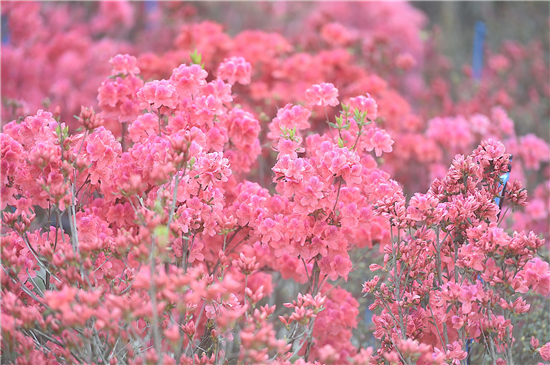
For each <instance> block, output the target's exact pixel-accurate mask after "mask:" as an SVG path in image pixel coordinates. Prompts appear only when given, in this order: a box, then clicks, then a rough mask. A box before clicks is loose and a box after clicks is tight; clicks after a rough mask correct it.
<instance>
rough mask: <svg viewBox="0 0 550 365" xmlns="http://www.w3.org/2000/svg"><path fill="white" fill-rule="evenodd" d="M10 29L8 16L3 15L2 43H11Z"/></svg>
mask: <svg viewBox="0 0 550 365" xmlns="http://www.w3.org/2000/svg"><path fill="white" fill-rule="evenodd" d="M10 42H11V39H10V31H9V29H8V17H7V16H6V15H2V44H10Z"/></svg>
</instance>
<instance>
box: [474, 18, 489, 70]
mask: <svg viewBox="0 0 550 365" xmlns="http://www.w3.org/2000/svg"><path fill="white" fill-rule="evenodd" d="M474 29H475V31H474V46H473V50H472V71H473V76H474V79H475V80H480V79H481V71H482V70H483V44H484V43H485V34H486V33H487V27H486V26H485V23H484V22H482V21H478V22H477V23H476V25H475V28H474Z"/></svg>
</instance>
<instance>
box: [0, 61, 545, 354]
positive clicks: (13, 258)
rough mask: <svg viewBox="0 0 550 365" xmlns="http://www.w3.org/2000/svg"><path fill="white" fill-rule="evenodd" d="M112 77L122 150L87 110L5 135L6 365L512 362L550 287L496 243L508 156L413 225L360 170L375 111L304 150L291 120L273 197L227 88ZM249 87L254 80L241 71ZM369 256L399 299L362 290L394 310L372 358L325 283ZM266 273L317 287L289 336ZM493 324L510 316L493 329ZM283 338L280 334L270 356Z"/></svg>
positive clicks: (430, 205)
mask: <svg viewBox="0 0 550 365" xmlns="http://www.w3.org/2000/svg"><path fill="white" fill-rule="evenodd" d="M228 62H233V61H226V63H224V64H222V66H220V68H219V69H223V67H226V66H227V63H228ZM237 62H238V63H239V64H246V61H244V60H243V59H240V60H238V61H237ZM111 64H112V68H113V71H112V72H113V76H115V77H116V79H115V78H109V79H107V81H105V82H104V83H103V84H102V86H101V87H100V88H99V93H100V98H101V99H102V100H104V102H105V104H104V105H106V106H107V108H109V113H110V114H109V115H110V116H111V117H113V116H114V117H118V116H120V115H124V114H125V110H126V109H125V108H124V106H123V105H124V104H120V103H119V101H118V99H117V98H118V96H117V94H116V93H115V94H113V93H105V94H104V95H103V96H101V95H102V92H103V90H105V89H106V88H108V85H109V83H111V82H113V80H120V81H121V82H122V83H124V84H126V83H128V84H127V85H138V86H136V87H134V89H133V91H132V89H131V88H130V89H126V90H128V91H126V92H125V93H126V94H125V95H126V96H125V98H126V100H127V101H128V102H131V103H133V104H134V105H135V108H137V110H138V112H139V115H138V116H136V119H135V122H133V123H132V124H131V125H130V127H129V128H128V133H129V138H130V140H131V141H132V142H133V144H132V145H131V146H130V147H129V148H128V150H127V151H125V152H124V151H123V149H122V147H121V145H120V143H119V142H118V141H116V139H115V138H114V136H113V135H112V133H111V132H110V131H108V130H107V129H105V128H104V127H103V126H101V124H102V120H101V118H102V116H101V115H98V114H95V113H94V111H93V110H91V109H87V108H82V111H81V113H80V116H79V117H78V120H79V122H80V123H81V124H82V126H83V130H82V131H81V132H79V133H77V134H70V133H69V132H68V128H67V126H66V125H65V123H62V122H60V120H59V119H56V118H54V116H53V115H52V114H51V113H49V112H45V111H42V110H40V111H39V112H38V114H36V115H35V116H31V117H27V118H25V119H24V120H22V121H21V122H16V121H14V122H11V123H8V124H7V125H6V126H5V127H4V133H2V134H1V138H2V158H3V163H2V172H3V176H4V178H3V180H2V202H3V206H2V208H3V209H4V212H3V223H4V226H5V236H4V237H3V240H2V267H3V273H2V284H3V294H4V298H5V299H4V301H3V306H2V311H3V312H2V331H3V332H2V336H3V342H2V351H3V355H4V356H5V358H7V359H8V361H9V360H10V359H11V361H14V360H16V359H17V362H18V363H37V362H42V363H60V362H61V363H64V362H88V363H92V362H100V361H101V362H103V363H107V362H110V363H118V362H122V363H159V362H162V363H168V364H170V363H190V364H191V363H193V362H198V363H223V362H224V359H228V360H230V359H236V360H237V361H238V362H239V363H258V362H261V363H265V362H271V363H288V362H289V361H290V360H292V359H293V358H295V357H300V358H301V360H299V361H302V362H303V363H306V362H308V361H310V360H313V359H318V360H319V361H321V362H323V363H334V362H336V363H356V364H359V363H365V364H367V363H376V362H377V361H383V359H386V360H387V361H390V362H393V361H399V359H401V360H402V361H404V362H405V363H411V361H412V360H411V359H423V360H422V361H426V362H427V363H443V360H444V359H450V360H463V359H464V358H465V357H466V355H465V354H466V352H465V351H464V350H463V348H464V345H465V342H466V341H467V339H470V338H472V339H474V340H476V341H477V342H483V341H485V342H484V343H485V344H486V346H487V347H488V348H489V349H490V350H491V356H493V358H494V360H496V358H495V356H496V353H497V352H504V353H505V354H506V356H508V359H509V358H510V356H511V352H510V345H511V343H512V338H511V337H510V333H511V329H512V327H511V326H512V325H511V322H510V319H509V317H510V315H511V314H520V313H524V312H526V311H527V310H528V309H529V305H528V304H526V303H525V301H523V300H522V299H521V297H519V298H518V299H515V301H514V302H512V299H513V296H514V294H516V293H526V292H527V291H528V290H532V291H535V292H539V293H541V294H543V295H547V294H548V292H549V291H550V270H549V268H548V264H547V263H546V262H544V261H542V260H540V259H538V258H534V255H535V254H536V252H537V250H538V249H539V248H540V247H541V246H542V244H543V242H544V241H543V240H540V239H539V238H538V237H536V236H535V235H534V234H533V233H530V234H524V233H518V234H515V235H514V237H513V238H512V237H509V236H507V235H506V233H505V232H504V231H503V230H502V229H500V228H498V226H497V215H498V214H499V208H498V206H497V205H495V204H494V203H493V202H492V201H493V199H494V198H495V197H496V196H499V195H501V194H502V193H501V192H500V191H499V176H500V174H502V173H504V172H506V171H507V169H508V165H507V162H508V160H509V156H508V155H507V154H505V152H504V147H503V146H502V145H501V144H499V143H498V142H491V141H489V142H486V143H484V144H482V146H480V147H479V148H478V149H477V150H476V151H475V152H474V154H473V155H472V156H471V157H468V158H464V157H457V158H456V159H455V162H454V163H453V165H452V167H451V170H450V172H449V174H448V176H447V178H446V179H445V180H443V181H441V182H439V181H438V180H436V181H435V182H434V183H433V185H432V188H431V189H430V191H429V192H428V194H426V195H420V194H417V195H415V196H414V197H413V198H412V200H411V203H410V205H409V207H406V204H405V198H404V195H403V193H402V192H401V190H400V188H399V187H398V185H397V184H396V183H395V182H394V181H393V180H391V179H390V178H389V175H388V174H387V173H384V172H383V171H381V170H379V169H378V168H377V164H376V162H375V160H374V158H373V157H372V156H371V155H370V154H369V151H374V152H375V154H376V155H377V156H380V155H381V154H382V153H387V152H391V151H392V145H393V141H392V140H391V137H390V136H389V135H388V134H387V133H386V132H385V131H384V130H382V129H379V127H377V126H376V125H375V123H373V120H374V119H376V117H377V105H376V102H375V101H374V100H373V99H372V98H371V97H370V96H368V95H367V96H358V97H356V98H353V99H351V101H350V105H346V104H343V106H342V110H341V112H340V116H338V117H337V118H336V119H335V121H334V123H333V122H329V127H330V129H329V131H328V133H325V134H316V133H313V134H309V135H307V136H305V135H304V131H305V130H307V128H308V127H309V123H308V119H309V116H310V114H311V111H310V110H308V109H306V108H304V107H301V106H299V105H296V106H292V105H287V106H286V107H285V108H284V109H281V110H280V112H279V113H278V115H277V118H275V119H274V120H273V122H272V124H271V125H270V128H269V129H270V138H271V140H272V141H273V143H274V144H273V148H274V149H275V150H276V151H277V157H276V162H275V164H274V166H273V168H272V171H273V173H274V176H273V182H274V183H275V192H276V193H275V194H271V193H270V192H269V191H268V190H266V189H265V188H262V187H261V186H260V185H258V184H256V183H252V182H249V181H247V180H245V179H243V176H244V175H243V173H244V172H246V171H248V170H249V169H250V165H251V163H252V162H253V161H254V160H255V158H256V156H257V155H258V154H259V153H260V148H259V142H258V137H259V134H260V131H261V127H260V123H259V121H258V120H256V119H255V118H254V116H253V115H252V114H250V113H249V112H246V111H244V110H243V109H240V108H239V107H236V106H232V105H231V101H232V98H234V97H235V96H234V95H232V94H231V85H230V84H225V83H224V82H223V81H222V80H221V79H217V80H214V81H211V82H206V81H204V79H205V78H206V76H207V75H206V72H205V71H203V70H202V69H201V70H199V69H198V68H197V67H196V65H180V66H179V67H177V68H175V69H174V72H173V74H172V76H171V77H170V79H169V80H160V81H158V80H153V81H150V82H147V83H143V82H141V83H140V82H139V81H137V80H140V79H139V78H137V77H138V76H139V74H140V70H139V68H137V67H136V66H135V58H133V57H131V56H128V55H126V56H117V57H115V58H114V59H113V61H112V62H111ZM224 65H225V66H224ZM239 72H244V73H243V74H242V75H240V76H239V78H240V79H244V80H248V78H249V76H247V75H246V73H247V72H248V73H249V72H250V69H249V68H247V67H245V68H244V71H239ZM219 73H220V74H221V75H223V74H224V72H219ZM181 75H197V76H192V77H185V78H184V77H181ZM133 78H137V79H136V81H133ZM116 82H118V81H116ZM180 90H182V91H181V92H182V93H181V95H180V94H179V92H180ZM306 98H308V99H309V100H310V101H311V105H312V106H313V105H321V106H322V107H325V108H326V107H327V106H331V105H334V104H336V103H337V102H338V99H337V98H338V90H337V89H336V88H335V87H334V86H333V85H331V84H321V85H313V86H312V87H311V88H310V89H308V90H307V91H306ZM277 128H278V129H279V134H278V135H277V133H276V130H277ZM510 186H511V187H510V188H509V190H508V191H506V192H505V194H506V196H509V197H510V198H509V200H510V201H511V202H512V203H514V204H517V205H524V204H525V199H526V194H525V192H524V191H523V190H522V189H521V184H520V183H518V182H514V183H513V184H511V185H510ZM6 208H7V209H6ZM38 210H42V211H44V212H45V213H44V219H45V221H42V222H38V221H37V218H36V217H37V215H36V213H37V211H38ZM67 220H68V222H67ZM375 227H376V229H375ZM407 232H408V233H407ZM443 234H445V236H444V237H443V238H441V235H443ZM395 235H397V236H396V237H397V239H396V238H395ZM375 243H379V244H380V245H381V247H383V250H384V252H385V253H386V255H385V258H384V265H385V266H384V267H383V268H384V270H385V271H386V272H389V274H390V277H389V278H390V282H393V283H395V284H392V285H390V286H388V285H387V284H385V283H384V282H382V284H381V285H380V286H378V282H379V278H378V277H375V279H373V280H372V281H370V282H368V283H366V284H365V290H364V291H367V292H373V293H375V295H376V302H375V304H374V305H373V306H372V307H373V308H374V307H377V306H382V307H383V310H382V313H381V314H380V315H377V316H375V317H374V323H375V324H376V327H377V329H376V332H375V336H376V337H377V338H379V339H381V340H382V347H380V349H379V350H378V352H377V354H376V355H373V352H372V350H371V349H369V350H365V349H362V350H358V349H356V348H355V347H354V346H353V345H352V344H351V342H350V338H351V329H352V328H353V327H355V326H356V324H357V322H356V319H355V318H356V316H357V314H358V310H357V307H358V303H357V301H356V300H355V299H353V297H352V296H351V295H350V294H349V293H347V292H346V291H345V290H343V289H340V288H337V287H333V286H332V284H330V282H331V281H335V280H337V279H339V278H344V279H347V277H348V274H349V272H350V270H351V269H352V262H351V260H350V256H349V253H350V252H351V251H353V250H354V247H365V246H369V247H372V246H373V244H375ZM397 259H399V260H397ZM503 265H507V266H508V268H505V269H503V267H504V266H503ZM378 267H379V266H377V265H374V266H372V267H371V268H373V269H376V268H378ZM380 268H382V267H380ZM420 268H422V269H420ZM269 271H271V272H277V273H279V274H278V275H280V276H281V277H282V278H292V279H294V280H296V281H297V282H299V283H304V284H307V286H306V288H305V289H304V294H301V293H299V294H298V296H297V299H296V300H294V301H292V303H290V302H288V303H285V304H284V307H287V308H289V311H287V313H286V314H284V315H282V316H279V319H278V320H277V319H276V318H275V316H274V313H275V310H276V306H275V305H270V304H267V303H266V302H265V300H264V301H262V300H263V299H264V298H265V297H269V296H270V295H271V294H272V292H273V283H272V278H273V277H272V275H269V274H266V272H269ZM405 273H406V274H405ZM434 286H435V287H436V288H438V290H436V291H434V290H433V287H434ZM345 298H347V299H345ZM262 303H266V304H265V305H263V306H262ZM426 303H427V305H426ZM457 305H458V306H457ZM497 305H498V306H500V308H501V309H502V311H503V313H501V312H500V310H499V312H498V314H496V313H493V311H494V310H495V309H494V308H495V306H497ZM454 306H457V307H454ZM426 308H429V309H430V312H427V309H426ZM480 309H481V310H482V311H480ZM474 313H476V314H474ZM392 321H394V322H392ZM430 321H431V322H432V323H443V327H442V328H440V327H439V326H437V325H434V324H430ZM334 323H337V324H338V325H337V327H336V328H335V327H334ZM281 324H282V325H283V327H286V330H287V332H286V333H287V334H286V335H285V336H284V337H277V331H276V329H277V328H280V327H281ZM434 328H435V330H434ZM493 332H494V333H496V335H493ZM436 333H437V334H438V335H439V336H436ZM441 333H443V335H441ZM235 336H236V337H235ZM442 336H444V337H442ZM482 338H483V340H482ZM419 341H420V342H419ZM236 344H238V346H239V347H238V351H237V352H233V351H232V348H233V346H235V345H236ZM537 349H538V347H537ZM539 352H540V354H541V355H542V356H543V357H544V358H545V357H546V353H545V350H544V347H542V348H540V350H539ZM292 361H294V360H292Z"/></svg>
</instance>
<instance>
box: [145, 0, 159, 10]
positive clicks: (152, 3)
mask: <svg viewBox="0 0 550 365" xmlns="http://www.w3.org/2000/svg"><path fill="white" fill-rule="evenodd" d="M158 7H159V4H158V1H156V0H148V1H145V12H147V13H149V12H153V11H155V10H157V9H158Z"/></svg>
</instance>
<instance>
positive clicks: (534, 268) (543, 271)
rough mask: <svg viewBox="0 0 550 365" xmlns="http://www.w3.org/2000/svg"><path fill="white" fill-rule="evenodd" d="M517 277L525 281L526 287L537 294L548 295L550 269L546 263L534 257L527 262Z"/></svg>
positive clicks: (549, 292) (549, 291) (549, 290)
mask: <svg viewBox="0 0 550 365" xmlns="http://www.w3.org/2000/svg"><path fill="white" fill-rule="evenodd" d="M518 276H520V277H522V278H523V279H524V280H526V281H527V285H528V286H531V289H532V290H533V291H534V292H536V293H539V294H542V295H548V294H550V269H549V265H548V263H547V262H545V261H542V260H541V259H540V258H538V257H535V258H534V259H533V260H532V261H530V262H528V263H527V264H526V265H525V267H524V268H523V270H522V271H520V272H519V273H518Z"/></svg>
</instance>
